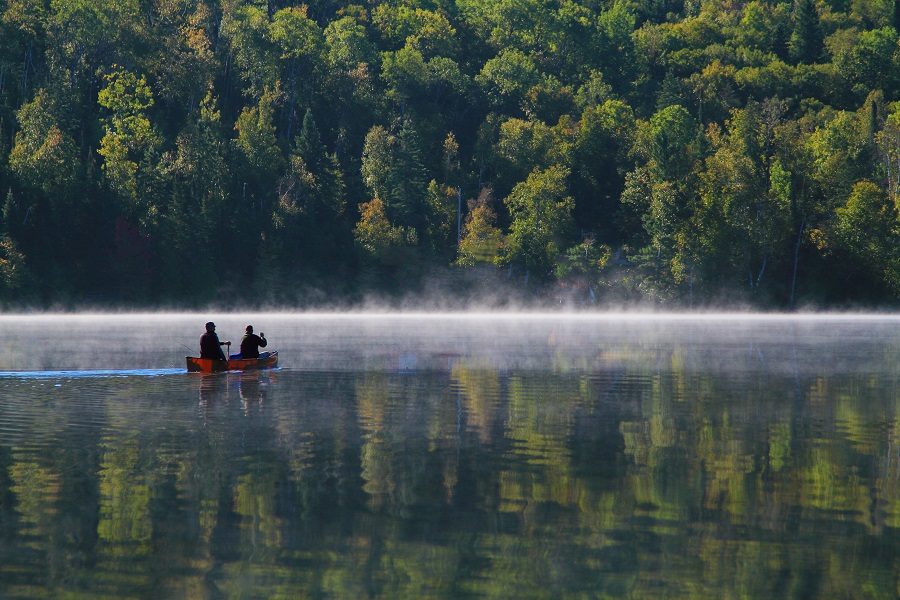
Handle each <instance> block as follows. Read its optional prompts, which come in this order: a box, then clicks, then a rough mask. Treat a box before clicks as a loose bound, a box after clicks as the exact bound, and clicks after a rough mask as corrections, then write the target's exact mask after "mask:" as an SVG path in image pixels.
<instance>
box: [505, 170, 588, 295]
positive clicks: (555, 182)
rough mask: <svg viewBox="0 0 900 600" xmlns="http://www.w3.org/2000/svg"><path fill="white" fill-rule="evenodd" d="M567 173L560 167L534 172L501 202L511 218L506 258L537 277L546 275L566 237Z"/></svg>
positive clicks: (570, 204)
mask: <svg viewBox="0 0 900 600" xmlns="http://www.w3.org/2000/svg"><path fill="white" fill-rule="evenodd" d="M568 174H569V173H568V171H567V170H566V169H565V168H564V167H562V166H560V165H554V166H552V167H549V168H547V169H545V170H537V169H535V170H534V171H533V172H532V173H531V174H530V175H529V176H528V178H527V179H526V180H525V181H523V182H521V183H519V184H517V185H516V186H515V187H514V188H513V190H512V192H510V194H509V196H507V198H506V200H504V203H505V204H506V207H507V209H508V210H509V213H510V216H511V217H512V223H511V225H510V231H509V237H508V247H507V255H506V258H507V260H509V261H511V262H513V263H515V264H518V265H520V266H522V267H524V269H525V270H526V271H527V272H532V273H533V274H534V275H535V276H536V277H538V278H545V277H548V276H549V275H550V270H551V269H552V267H553V265H554V263H555V261H556V256H557V254H558V253H559V251H560V248H561V247H562V244H563V243H564V240H565V238H566V236H567V235H569V234H570V228H571V225H572V221H571V218H572V208H573V201H572V198H571V196H569V195H568V189H567V188H566V177H568Z"/></svg>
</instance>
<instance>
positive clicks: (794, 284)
mask: <svg viewBox="0 0 900 600" xmlns="http://www.w3.org/2000/svg"><path fill="white" fill-rule="evenodd" d="M805 226H806V220H805V219H804V220H803V221H800V230H799V231H797V242H796V243H795V244H794V269H793V273H792V274H791V299H790V301H789V303H788V305H789V306H790V308H791V309H792V310H793V308H794V292H795V290H796V289H797V266H798V263H799V261H800V241H801V240H802V239H803V229H804V227H805Z"/></svg>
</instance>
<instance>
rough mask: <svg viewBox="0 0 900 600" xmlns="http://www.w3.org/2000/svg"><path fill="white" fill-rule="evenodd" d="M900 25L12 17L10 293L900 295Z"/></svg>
mask: <svg viewBox="0 0 900 600" xmlns="http://www.w3.org/2000/svg"><path fill="white" fill-rule="evenodd" d="M898 28H900V1H898V0H894V1H890V0H827V1H822V0H820V1H818V2H817V1H816V0H793V1H792V2H791V1H766V0H751V1H748V2H744V1H736V0H391V1H384V2H381V1H375V0H368V1H367V0H360V1H358V2H356V3H351V2H340V1H337V0H308V1H307V2H303V3H300V2H293V1H290V0H269V1H263V0H0V208H2V210H0V305H2V306H3V307H6V308H7V309H21V308H29V307H79V306H118V307H148V306H167V307H197V306H207V305H210V304H211V303H223V302H227V303H231V304H234V305H238V304H240V305H245V306H285V305H291V306H316V305H325V304H331V305H335V304H341V303H345V304H347V305H351V304H353V303H359V302H361V301H362V300H363V299H365V298H369V297H378V298H384V299H387V300H389V301H399V300H400V299H404V298H409V297H414V296H419V297H422V298H425V297H431V298H433V299H436V300H437V301H439V302H441V303H443V304H445V305H452V304H453V303H454V302H459V301H462V299H464V298H476V299H477V298H487V297H488V296H490V298H491V299H492V300H491V301H492V302H495V303H502V302H509V301H510V299H517V301H526V302H535V303H540V304H544V305H547V304H560V303H562V304H564V305H570V306H622V305H645V306H680V307H704V306H713V305H715V306H722V305H729V306H752V307H760V308H769V309H773V308H774V309H785V310H789V309H795V308H797V309H799V308H805V307H817V308H818V307H826V308H834V307H840V308H847V307H879V308H890V307H895V306H896V305H897V304H898V300H900V244H898V239H900V221H898V207H897V201H898V182H900V43H898V41H900V37H898ZM503 298H505V299H506V300H503Z"/></svg>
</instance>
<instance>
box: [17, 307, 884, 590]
mask: <svg viewBox="0 0 900 600" xmlns="http://www.w3.org/2000/svg"><path fill="white" fill-rule="evenodd" d="M209 319H213V320H215V321H216V323H217V325H218V327H217V330H218V332H219V334H220V337H222V339H227V338H230V339H231V340H232V341H234V342H237V341H238V339H239V334H240V333H241V331H242V330H243V326H244V325H245V324H247V323H252V324H253V325H254V326H255V328H256V330H257V331H260V330H261V331H264V332H265V333H266V335H267V337H268V338H269V340H270V343H271V346H272V347H273V348H275V349H278V350H279V351H280V357H281V363H280V364H281V368H279V369H277V370H275V371H270V372H261V373H244V374H240V373H227V374H217V375H206V376H205V375H200V374H188V373H185V372H184V356H185V355H186V354H195V353H196V352H195V348H196V347H197V345H198V340H199V336H200V334H201V333H202V331H203V323H204V322H205V321H206V320H209ZM0 331H2V336H0V349H2V352H0V597H3V598H59V597H64V596H68V597H90V598H104V597H106V598H162V597H165V598H272V597H284V598H303V597H310V598H332V597H333V598H357V597H369V598H428V597H431V598H468V597H471V598H512V597H523V598H561V597H568V598H604V597H610V598H662V597H665V598H723V597H745V598H775V597H777V598H826V597H854V598H855V597H872V598H880V597H884V598H893V597H896V596H897V593H898V590H900V580H898V573H900V553H898V550H900V541H898V540H900V538H898V528H900V421H898V420H900V403H898V397H897V391H896V390H897V389H898V367H897V364H898V358H900V320H898V319H896V318H892V317H839V316H831V317H816V318H796V317H788V316H769V317H746V316H742V317H739V316H733V315H718V316H716V315H705V316H702V317H697V316H693V317H688V316H678V315H643V316H629V315H599V316H597V315H594V316H587V315H580V316H561V315H467V316H460V315H403V316H399V315H370V316H365V315H322V314H320V315H280V314H268V315H118V316H111V315H93V316H59V317H50V316H42V317H41V316H39V317H0Z"/></svg>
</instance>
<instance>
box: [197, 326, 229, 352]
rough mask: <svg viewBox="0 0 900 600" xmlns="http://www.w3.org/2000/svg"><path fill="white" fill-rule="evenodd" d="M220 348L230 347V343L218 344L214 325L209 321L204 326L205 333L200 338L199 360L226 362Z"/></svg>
mask: <svg viewBox="0 0 900 600" xmlns="http://www.w3.org/2000/svg"><path fill="white" fill-rule="evenodd" d="M222 346H231V342H220V341H219V336H217V335H216V324H215V323H213V322H212V321H210V322H209V323H207V324H206V333H204V334H203V335H202V336H200V358H212V359H215V360H228V358H226V356H225V353H224V352H222Z"/></svg>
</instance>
